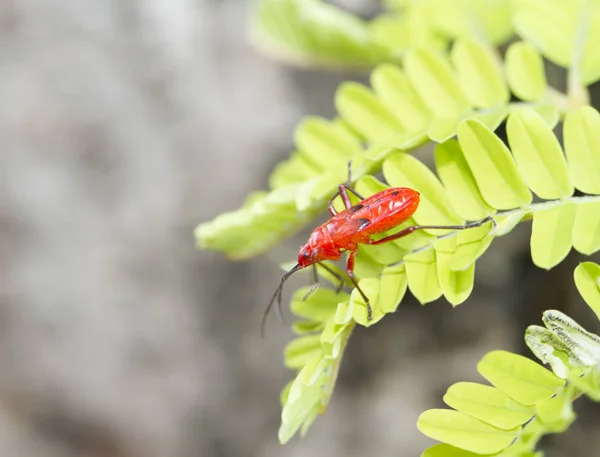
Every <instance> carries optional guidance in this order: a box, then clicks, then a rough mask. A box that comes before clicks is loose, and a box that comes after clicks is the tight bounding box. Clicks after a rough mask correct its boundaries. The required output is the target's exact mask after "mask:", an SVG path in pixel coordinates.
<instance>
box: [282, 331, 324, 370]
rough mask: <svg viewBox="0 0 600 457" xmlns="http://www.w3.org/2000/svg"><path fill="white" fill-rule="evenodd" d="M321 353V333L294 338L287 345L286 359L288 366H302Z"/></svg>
mask: <svg viewBox="0 0 600 457" xmlns="http://www.w3.org/2000/svg"><path fill="white" fill-rule="evenodd" d="M320 353H321V341H320V335H309V336H302V337H300V338H296V339H293V340H292V341H290V342H289V343H288V345H287V346H286V347H285V351H284V360H285V366H286V367H288V368H298V369H299V368H302V367H303V366H304V365H306V364H307V363H308V362H309V361H310V360H311V359H314V358H315V357H317V356H318V355H319V354H320Z"/></svg>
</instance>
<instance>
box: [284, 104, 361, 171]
mask: <svg viewBox="0 0 600 457" xmlns="http://www.w3.org/2000/svg"><path fill="white" fill-rule="evenodd" d="M294 140H295V142H296V145H297V146H298V148H299V149H300V150H301V151H302V152H303V154H304V155H305V156H307V157H309V158H310V161H311V163H312V164H314V165H315V166H316V167H317V168H318V169H319V170H322V171H325V170H330V169H335V168H344V167H345V166H346V164H347V163H348V160H349V159H350V158H352V157H353V156H354V155H356V154H360V153H361V152H362V151H363V148H362V146H361V143H360V140H359V139H358V138H357V137H356V136H355V135H353V134H352V133H350V132H349V131H348V129H346V128H344V127H342V125H340V124H338V123H335V122H332V121H329V120H326V119H323V118H320V117H316V116H308V117H305V118H304V119H303V120H302V122H300V124H299V125H298V127H296V130H295V133H294Z"/></svg>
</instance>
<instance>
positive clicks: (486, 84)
mask: <svg viewBox="0 0 600 457" xmlns="http://www.w3.org/2000/svg"><path fill="white" fill-rule="evenodd" d="M451 61H452V63H453V65H454V68H455V69H456V72H457V75H458V80H459V82H460V84H461V87H462V90H463V92H464V94H465V96H466V97H467V99H468V100H469V102H470V103H471V104H472V105H473V106H474V107H476V108H487V107H489V106H494V105H500V104H506V103H508V101H509V99H510V94H509V91H508V88H507V87H506V82H505V81H504V75H503V74H502V70H501V68H500V66H499V65H498V62H497V60H496V59H494V57H493V55H492V54H491V53H490V52H489V50H488V49H486V48H485V47H484V46H483V45H481V44H479V43H478V42H476V41H471V40H460V41H457V42H456V44H455V45H454V48H453V49H452V54H451Z"/></svg>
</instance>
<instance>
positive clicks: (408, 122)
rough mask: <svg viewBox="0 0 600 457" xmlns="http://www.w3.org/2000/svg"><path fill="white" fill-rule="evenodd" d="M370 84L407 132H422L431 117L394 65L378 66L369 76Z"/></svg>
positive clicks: (408, 82) (409, 83) (410, 85)
mask: <svg viewBox="0 0 600 457" xmlns="http://www.w3.org/2000/svg"><path fill="white" fill-rule="evenodd" d="M371 84H372V86H373V90H374V91H375V93H376V94H377V97H378V99H379V100H382V102H383V103H384V104H385V106H386V107H387V109H388V110H390V112H391V113H393V115H394V117H395V118H396V119H398V120H399V122H400V124H401V125H403V126H404V127H405V129H406V130H407V131H409V132H418V131H422V130H423V129H424V128H425V127H426V125H427V123H428V122H429V121H430V118H431V115H430V114H429V113H428V112H427V110H426V109H425V107H424V106H423V103H422V102H421V100H419V98H418V97H417V94H416V93H415V91H414V89H413V87H412V83H411V82H410V80H409V79H408V78H407V77H406V75H405V74H404V73H403V71H402V70H401V69H400V68H399V67H397V66H395V65H386V64H384V65H380V66H378V67H377V68H376V69H375V70H373V73H372V74H371Z"/></svg>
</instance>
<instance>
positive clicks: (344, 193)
mask: <svg viewBox="0 0 600 457" xmlns="http://www.w3.org/2000/svg"><path fill="white" fill-rule="evenodd" d="M348 191H350V192H352V193H353V194H354V195H356V196H357V197H358V198H359V199H361V200H364V199H365V197H363V196H362V195H360V194H359V193H358V192H356V191H355V190H354V189H353V188H352V187H350V186H349V185H348V184H340V185H339V186H338V191H337V192H336V193H335V194H334V195H333V197H331V198H330V199H329V203H328V204H327V207H328V208H329V213H330V214H331V215H332V216H335V215H336V214H337V210H336V209H335V208H334V207H333V201H334V200H335V198H336V197H337V196H338V195H339V196H340V197H342V201H343V202H344V206H345V207H346V209H348V208H352V206H354V205H353V204H352V202H351V201H350V195H348Z"/></svg>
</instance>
